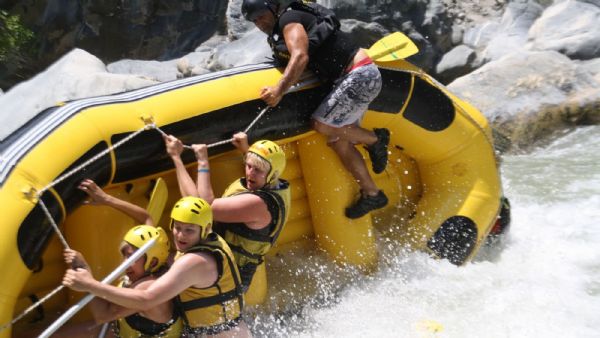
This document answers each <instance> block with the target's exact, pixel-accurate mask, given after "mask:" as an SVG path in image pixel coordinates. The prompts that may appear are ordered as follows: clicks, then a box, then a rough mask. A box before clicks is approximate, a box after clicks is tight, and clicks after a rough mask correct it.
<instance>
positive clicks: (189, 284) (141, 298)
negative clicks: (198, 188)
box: [63, 197, 251, 337]
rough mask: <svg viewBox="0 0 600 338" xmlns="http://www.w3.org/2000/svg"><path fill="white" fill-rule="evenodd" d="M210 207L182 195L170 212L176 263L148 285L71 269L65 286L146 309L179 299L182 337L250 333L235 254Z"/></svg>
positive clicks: (138, 308) (126, 305) (124, 304)
mask: <svg viewBox="0 0 600 338" xmlns="http://www.w3.org/2000/svg"><path fill="white" fill-rule="evenodd" d="M212 221H213V218H212V210H211V207H210V205H209V204H208V203H207V202H206V201H204V200H203V199H201V198H196V197H184V198H182V199H180V200H179V201H178V202H177V203H176V204H175V206H174V207H173V209H172V211H171V222H170V228H171V230H172V232H173V241H174V244H175V247H176V249H177V255H176V257H175V262H174V263H173V265H172V266H171V267H170V268H169V270H168V271H166V272H165V273H164V274H163V275H161V276H160V277H159V278H158V279H156V281H154V283H152V284H151V285H150V286H149V287H148V288H146V289H143V290H140V289H129V288H119V287H115V286H112V285H107V284H102V283H100V282H98V281H97V280H95V279H94V278H93V276H92V275H91V274H90V272H89V271H88V270H85V269H81V268H76V269H69V270H67V272H66V273H65V276H64V278H63V284H64V285H65V286H67V287H69V288H71V289H73V290H75V291H81V292H89V293H91V294H93V295H95V296H97V297H100V298H102V299H105V300H107V301H109V302H112V303H115V304H118V305H120V306H122V307H125V308H129V309H136V310H137V311H142V310H144V309H150V308H153V307H155V306H157V305H158V304H162V303H164V302H168V301H170V300H171V299H174V298H176V297H177V299H178V301H177V304H178V308H179V309H180V311H181V316H182V319H183V322H184V328H183V336H185V337H199V336H202V337H204V336H214V337H249V336H251V334H250V331H249V330H248V327H247V326H246V324H245V323H244V321H243V319H242V317H241V314H242V309H243V306H244V296H243V293H242V291H241V284H240V277H239V272H238V270H237V266H236V264H235V262H234V257H233V253H232V252H231V249H230V248H229V246H228V245H227V243H226V242H225V241H224V240H223V239H222V238H221V237H220V236H219V235H218V234H216V233H214V232H213V231H212Z"/></svg>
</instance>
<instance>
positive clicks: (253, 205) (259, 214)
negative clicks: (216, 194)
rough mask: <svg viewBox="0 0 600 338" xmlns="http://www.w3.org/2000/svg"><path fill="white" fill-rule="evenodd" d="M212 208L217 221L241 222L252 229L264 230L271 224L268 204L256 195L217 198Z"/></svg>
mask: <svg viewBox="0 0 600 338" xmlns="http://www.w3.org/2000/svg"><path fill="white" fill-rule="evenodd" d="M211 207H212V211H213V218H214V220H215V221H220V222H226V223H237V222H241V223H245V224H246V226H248V228H250V229H262V228H264V227H265V226H266V225H267V224H269V223H270V222H271V213H270V212H269V209H268V208H267V204H266V203H265V201H263V199H262V198H260V197H259V196H256V195H254V194H240V195H235V196H231V197H224V198H217V199H215V200H214V201H213V203H212V205H211Z"/></svg>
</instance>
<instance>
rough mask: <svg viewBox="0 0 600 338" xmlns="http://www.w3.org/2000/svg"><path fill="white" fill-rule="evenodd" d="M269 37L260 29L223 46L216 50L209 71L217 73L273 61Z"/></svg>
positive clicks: (208, 65)
mask: <svg viewBox="0 0 600 338" xmlns="http://www.w3.org/2000/svg"><path fill="white" fill-rule="evenodd" d="M271 56H272V52H271V49H270V48H269V44H268V43H267V36H266V35H265V34H264V33H263V32H261V31H260V30H258V29H256V28H255V29H253V30H251V31H250V32H248V33H246V35H244V36H243V37H241V38H240V39H239V40H235V41H232V42H230V43H226V44H222V45H220V46H218V47H217V48H216V49H215V52H214V54H213V55H212V58H211V59H210V60H209V62H208V64H207V69H209V70H211V71H217V70H222V69H228V68H232V67H236V66H242V65H247V64H254V63H261V62H267V61H269V60H270V59H272V57H271Z"/></svg>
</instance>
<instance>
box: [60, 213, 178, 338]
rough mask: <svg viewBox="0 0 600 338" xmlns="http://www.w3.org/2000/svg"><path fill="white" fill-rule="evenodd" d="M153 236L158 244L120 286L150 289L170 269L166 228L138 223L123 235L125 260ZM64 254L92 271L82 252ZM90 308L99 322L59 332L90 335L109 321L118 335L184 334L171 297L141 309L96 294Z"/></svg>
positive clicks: (129, 337) (69, 261) (126, 337)
mask: <svg viewBox="0 0 600 338" xmlns="http://www.w3.org/2000/svg"><path fill="white" fill-rule="evenodd" d="M153 238H156V239H157V240H156V243H155V244H154V246H152V247H151V248H150V249H148V251H147V252H146V254H145V255H144V256H143V257H142V258H140V259H138V260H137V261H135V262H134V263H133V265H131V266H130V267H129V268H127V270H126V271H125V276H126V277H125V278H123V280H122V281H121V282H120V283H119V287H121V288H130V289H137V290H144V289H147V288H148V287H149V286H150V285H152V283H154V281H156V279H157V278H158V277H159V276H161V275H162V274H163V273H164V272H165V271H166V270H167V269H168V266H167V259H168V257H169V247H170V246H169V238H168V236H167V234H166V233H165V231H164V230H163V229H162V228H155V227H153V226H149V225H137V226H135V227H133V228H131V229H130V230H129V231H128V232H127V233H126V234H125V236H124V237H123V242H122V243H121V246H120V248H119V251H120V252H121V255H122V256H123V259H127V258H129V257H130V256H131V255H133V253H134V252H135V251H136V250H137V249H139V248H140V247H142V246H143V245H144V244H146V243H147V242H148V241H150V240H152V239H153ZM64 257H65V261H66V262H67V264H69V265H70V266H77V267H79V268H81V269H86V270H88V271H89V270H90V267H89V265H88V263H87V262H86V261H85V258H84V257H83V256H82V255H81V253H79V252H78V251H75V250H72V249H67V250H65V252H64ZM90 309H91V312H92V316H93V317H94V321H95V325H90V326H88V327H85V328H81V327H79V330H76V329H75V330H74V329H71V330H68V331H65V332H63V333H62V334H59V336H60V335H62V336H69V337H74V336H76V335H78V332H75V331H79V332H81V333H82V334H84V335H85V336H89V335H90V334H92V331H94V330H95V327H96V325H98V324H102V323H108V322H111V328H112V331H113V334H114V336H115V337H121V338H134V337H165V338H175V337H180V336H181V330H182V321H181V319H180V318H179V312H178V310H176V308H175V306H174V303H173V301H171V300H169V301H165V302H163V303H161V304H157V305H156V306H154V307H151V308H146V309H144V310H139V311H138V310H135V309H128V308H125V307H123V306H119V305H117V304H114V303H111V302H109V301H107V300H105V299H101V298H98V297H96V298H94V299H93V300H92V301H91V302H90Z"/></svg>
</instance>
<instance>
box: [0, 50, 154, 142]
mask: <svg viewBox="0 0 600 338" xmlns="http://www.w3.org/2000/svg"><path fill="white" fill-rule="evenodd" d="M155 83H157V82H156V81H152V80H149V79H146V78H141V77H138V76H132V75H124V74H111V73H108V72H107V71H106V67H105V65H104V63H102V61H100V59H98V58H97V57H95V56H93V55H91V54H89V53H88V52H86V51H84V50H81V49H74V50H72V51H71V52H69V53H68V54H66V55H65V56H64V57H62V58H61V59H59V60H58V61H57V62H56V63H54V64H53V65H51V66H50V67H48V69H47V70H46V71H44V72H42V73H40V74H38V75H36V76H35V77H33V78H32V79H30V80H28V81H25V82H22V83H20V84H18V85H17V86H14V87H13V88H12V89H11V90H9V91H8V92H7V93H6V94H4V95H2V96H0V107H2V114H0V140H4V138H5V137H7V136H8V135H10V133H12V132H13V131H15V130H16V129H18V128H19V127H21V126H22V125H24V124H25V123H26V122H27V121H29V120H30V119H31V118H33V117H34V116H35V115H37V114H38V113H40V112H41V111H43V110H44V109H46V108H48V107H51V106H54V105H57V104H59V103H60V102H63V101H68V100H75V99H79V98H85V97H92V96H99V95H107V94H113V93H120V92H124V91H129V90H133V89H137V88H142V87H146V86H150V85H152V84H155Z"/></svg>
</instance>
